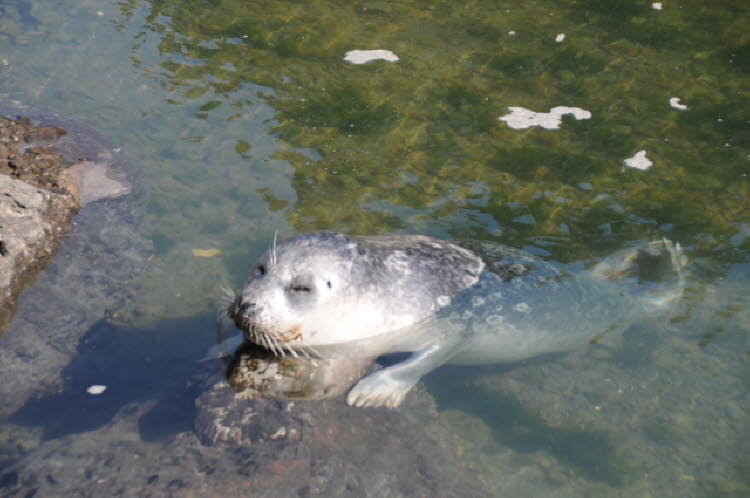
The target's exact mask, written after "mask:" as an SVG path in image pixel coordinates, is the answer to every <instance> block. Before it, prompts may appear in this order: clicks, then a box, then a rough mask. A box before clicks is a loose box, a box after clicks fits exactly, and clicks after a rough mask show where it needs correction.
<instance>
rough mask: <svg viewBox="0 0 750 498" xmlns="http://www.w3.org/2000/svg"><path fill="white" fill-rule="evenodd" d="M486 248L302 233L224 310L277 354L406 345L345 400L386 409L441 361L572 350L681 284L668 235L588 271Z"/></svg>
mask: <svg viewBox="0 0 750 498" xmlns="http://www.w3.org/2000/svg"><path fill="white" fill-rule="evenodd" d="M483 252H485V251H483ZM490 253H491V256H490V257H491V258H492V260H491V261H490V262H489V264H488V267H487V268H486V267H485V263H484V261H483V260H482V259H481V258H480V257H479V256H477V255H476V254H475V253H474V252H472V251H469V250H468V249H465V248H463V247H460V246H458V245H455V244H452V243H449V242H445V241H442V240H438V239H433V238H430V237H425V236H418V235H402V236H383V237H350V236H346V235H340V234H333V233H328V232H319V233H312V234H307V235H302V236H299V237H294V238H292V239H289V240H287V241H285V242H284V243H282V244H280V245H279V246H278V247H276V248H275V249H272V250H271V251H269V252H267V253H266V254H264V255H263V256H261V258H260V259H259V260H258V261H257V263H256V264H255V267H254V268H253V270H252V272H251V274H250V278H249V280H248V282H247V285H246V286H245V288H244V289H243V290H242V291H241V293H240V294H238V295H237V297H236V299H235V301H234V302H233V304H232V305H231V306H230V310H229V315H230V317H231V318H232V319H233V320H234V321H235V323H236V324H237V325H238V326H239V327H240V328H241V329H242V330H243V331H244V333H245V336H246V337H247V339H249V340H250V341H251V342H255V343H257V344H260V345H263V346H266V347H267V348H269V349H272V350H274V351H276V352H277V353H280V354H282V355H283V354H287V353H291V354H294V355H297V354H299V353H303V354H304V353H313V354H315V355H318V356H322V357H326V358H335V357H337V356H338V357H342V358H344V357H347V358H350V357H353V356H357V357H371V358H375V357H377V356H379V355H382V354H384V353H389V352H412V353H413V354H412V355H411V356H410V357H408V358H407V359H405V360H404V361H401V362H399V363H396V364H394V365H391V366H389V367H387V368H384V369H382V370H379V371H377V372H374V373H371V374H370V375H368V376H366V377H365V378H364V379H362V380H360V381H359V382H358V383H357V384H356V385H355V386H354V387H353V388H352V390H351V391H350V392H349V394H348V396H347V402H349V404H353V405H357V406H377V405H385V406H391V407H393V406H397V405H398V404H400V402H401V401H402V400H403V397H404V396H405V394H406V393H407V392H408V391H409V390H410V389H411V388H412V387H413V386H414V384H416V383H417V382H418V380H419V379H420V378H421V377H422V376H423V375H425V374H426V373H428V372H429V371H431V370H433V369H434V368H437V367H438V366H440V365H442V364H444V363H460V364H481V363H496V362H510V361H518V360H523V359H526V358H530V357H532V356H536V355H540V354H544V353H551V352H559V351H568V350H572V349H575V348H578V347H581V346H582V345H584V344H586V343H587V342H588V341H591V340H592V339H595V338H596V337H597V336H599V335H601V334H604V333H608V332H616V331H618V330H622V329H624V328H626V327H627V326H628V325H630V324H632V322H633V321H634V320H635V319H636V318H637V317H640V316H642V315H643V314H644V313H659V312H661V311H662V310H663V309H664V308H665V306H666V305H667V304H668V303H669V302H671V301H673V300H674V299H675V298H676V297H678V296H679V295H680V294H681V292H682V286H683V284H682V273H681V268H682V264H683V262H684V257H683V256H682V253H681V251H680V248H679V245H678V246H674V245H673V244H672V243H670V242H669V241H660V242H656V243H651V244H639V245H637V246H633V247H630V248H627V249H624V250H622V251H620V252H617V253H615V254H613V255H612V256H610V257H609V258H606V259H605V260H603V261H601V262H599V263H598V264H596V265H593V266H590V267H587V266H585V265H583V264H571V265H553V264H550V263H547V262H545V261H542V260H540V259H538V258H535V257H533V256H530V255H527V254H525V253H522V252H520V251H516V250H514V249H512V248H508V247H506V246H501V245H495V246H493V248H492V251H490ZM655 269H658V270H659V271H655ZM652 277H658V278H652Z"/></svg>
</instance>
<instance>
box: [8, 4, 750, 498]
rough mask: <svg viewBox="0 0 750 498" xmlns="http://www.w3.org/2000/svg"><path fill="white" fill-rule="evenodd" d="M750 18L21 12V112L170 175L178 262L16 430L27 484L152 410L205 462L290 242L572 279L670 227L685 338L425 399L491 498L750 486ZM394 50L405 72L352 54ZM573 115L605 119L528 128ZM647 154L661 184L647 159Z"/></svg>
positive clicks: (164, 431) (740, 14)
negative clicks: (243, 332)
mask: <svg viewBox="0 0 750 498" xmlns="http://www.w3.org/2000/svg"><path fill="white" fill-rule="evenodd" d="M749 14H750V8H748V7H746V6H744V4H741V3H740V2H729V1H726V2H712V3H711V4H710V5H708V4H705V3H704V2H697V1H686V2H681V3H679V4H678V3H673V2H663V8H662V9H661V10H656V9H654V8H653V7H652V5H651V2H647V1H620V2H601V1H594V0H585V1H567V2H547V1H537V2H523V3H521V4H519V3H518V2H503V1H499V2H474V3H468V4H466V3H463V4H459V3H455V2H398V3H396V2H385V1H361V2H356V3H349V2H340V3H335V2H314V3H311V4H306V5H304V6H303V5H297V4H294V3H288V2H282V1H277V2H247V1H239V0H237V1H224V2H168V1H155V0H154V1H150V2H149V1H143V0H129V1H121V2H111V1H107V2H101V1H96V2H94V1H83V0H73V1H70V2H65V3H64V4H58V3H55V2H45V1H33V0H31V1H25V0H6V1H5V2H3V4H2V5H0V49H1V50H0V81H2V85H0V98H2V99H3V100H4V101H6V100H8V101H17V102H20V103H23V104H27V105H33V106H35V107H37V108H43V109H50V110H54V111H56V112H59V113H61V114H63V115H67V116H71V117H75V118H77V119H79V120H82V121H85V122H87V123H89V124H90V125H92V126H93V127H95V128H96V129H98V130H100V131H101V132H102V133H103V134H104V135H105V136H107V137H108V138H109V139H110V140H111V141H112V142H113V143H114V144H115V145H116V146H118V147H121V148H122V149H123V150H124V151H125V152H127V154H128V155H129V156H130V158H131V159H132V160H133V161H135V162H137V163H139V164H141V165H142V167H143V169H144V174H145V176H146V180H147V183H148V185H149V191H150V199H149V207H148V213H147V215H146V218H145V219H144V221H143V223H142V224H141V228H140V229H141V232H142V234H143V235H144V236H145V237H147V238H149V239H151V240H152V241H153V242H154V245H155V251H156V253H155V257H154V258H153V260H152V261H151V263H150V266H149V267H148V269H147V271H146V272H145V273H144V274H143V275H142V276H141V277H139V279H138V280H137V282H136V283H135V284H134V289H133V296H132V298H131V299H130V300H129V301H128V302H127V303H126V305H125V306H124V308H123V309H121V310H119V311H118V312H117V315H116V319H115V320H114V321H115V323H114V324H102V325H99V326H98V327H96V328H94V329H92V330H91V331H90V332H89V333H88V334H87V336H86V339H85V341H84V343H83V344H82V345H81V347H79V353H78V356H77V358H76V360H74V362H73V363H72V364H71V366H70V367H68V370H66V372H64V376H65V379H66V381H65V385H64V388H63V391H62V392H61V393H58V394H56V395H54V396H51V397H47V398H45V399H42V400H37V401H35V402H34V403H31V402H30V403H28V404H27V406H25V407H24V408H23V409H22V411H21V412H19V413H18V414H16V415H14V416H13V417H12V418H11V420H9V421H8V423H7V424H6V425H5V427H6V428H5V429H3V430H2V431H0V433H1V434H3V436H2V438H0V457H2V459H0V465H2V466H3V468H6V467H8V468H9V466H11V465H12V464H13V462H14V461H16V459H18V458H21V457H23V455H34V454H35V452H36V454H37V455H49V457H48V458H49V459H54V458H60V456H59V455H57V454H55V453H54V452H51V453H45V451H51V450H47V449H45V448H49V447H50V446H49V445H50V444H51V442H54V441H55V440H57V439H59V438H63V437H73V438H76V437H77V438H78V439H77V440H76V441H82V442H85V441H87V440H88V439H87V437H89V435H90V434H98V433H96V432H92V431H97V430H101V428H102V427H105V426H106V425H107V424H111V423H112V421H113V420H115V421H117V420H121V413H122V409H123V407H124V406H126V404H127V403H131V402H135V405H132V404H131V405H127V406H135V407H136V408H134V409H135V410H137V409H145V408H144V407H145V406H146V405H148V404H149V403H152V404H153V403H155V406H156V407H157V408H154V407H153V406H151V405H149V406H150V408H149V410H150V411H147V413H148V414H149V415H148V416H145V417H142V418H141V423H140V425H136V426H135V427H130V426H128V427H130V428H129V429H128V428H127V427H126V428H125V429H123V433H125V434H128V430H130V431H131V432H130V433H129V434H130V435H131V438H132V440H131V441H130V443H129V444H133V445H134V448H139V446H138V445H143V446H142V447H143V448H146V447H148V448H155V447H156V446H153V445H161V446H160V448H165V447H169V445H170V444H175V443H174V441H175V438H176V437H177V436H176V435H178V434H182V433H184V432H186V431H188V432H189V431H190V430H191V429H190V428H191V426H192V416H193V412H192V410H193V408H192V406H193V405H192V400H193V398H194V397H195V396H196V395H198V393H196V392H193V391H191V390H190V389H189V388H186V387H185V382H186V379H188V378H190V375H191V372H193V371H195V370H196V369H197V368H198V367H197V365H198V360H199V359H200V358H201V356H202V352H204V351H205V350H206V349H207V348H208V347H209V346H210V345H211V344H212V343H213V341H214V338H213V325H212V319H211V316H212V314H213V313H214V311H215V309H216V308H217V306H218V304H217V303H218V302H219V301H220V295H221V291H220V286H221V285H228V286H230V287H234V288H236V287H238V286H240V285H241V283H242V281H243V280H244V277H245V273H246V272H247V271H248V269H249V268H250V265H251V263H252V260H253V259H254V258H255V257H256V256H257V255H258V254H259V253H260V252H261V251H263V250H264V249H266V248H267V247H268V245H269V243H270V241H271V240H272V238H273V234H274V232H275V231H277V230H278V233H279V236H280V237H283V236H287V235H291V234H294V233H299V232H304V231H309V230H314V229H330V230H336V231H343V232H348V233H399V232H402V233H425V234H429V235H434V236H439V237H443V238H454V239H455V238H459V239H460V238H473V239H480V240H486V241H497V242H503V243H506V244H509V245H512V246H514V247H518V248H524V249H526V250H528V251H530V252H533V253H534V254H537V255H541V256H543V257H545V258H547V259H550V260H553V261H562V262H568V261H578V260H581V259H584V258H595V257H601V256H604V255H606V254H608V253H609V252H611V251H613V250H615V249H618V248H620V247H622V246H623V245H624V244H626V243H627V242H629V241H634V240H648V239H655V238H660V237H668V238H670V239H673V240H677V241H680V242H681V243H682V244H683V246H684V247H685V248H686V252H687V253H688V256H689V257H690V259H691V261H692V273H691V276H690V281H689V285H688V290H687V295H686V298H685V301H684V303H683V305H682V306H681V307H680V309H678V310H677V311H676V312H675V314H674V315H673V316H672V317H671V319H670V320H668V321H666V322H665V321H664V320H662V321H645V322H644V323H639V324H636V325H635V326H634V327H633V328H631V329H630V330H629V331H628V332H627V333H626V334H625V335H624V336H623V337H622V338H620V339H618V340H615V341H613V343H611V344H598V345H593V346H591V347H590V348H587V349H585V350H583V351H580V352H577V353H575V354H571V355H566V356H561V357H554V358H543V359H539V360H534V361H529V362H526V363H523V364H521V365H512V366H502V367H482V368H455V367H452V368H443V369H441V370H439V371H437V372H435V373H434V374H432V375H431V376H429V377H428V378H427V379H426V381H425V383H426V385H427V387H428V390H429V393H430V395H431V396H433V397H434V399H435V401H436V403H437V406H438V418H439V422H440V424H441V425H442V427H444V428H445V429H446V430H447V434H449V437H450V442H451V445H452V446H453V447H454V449H455V451H456V452H457V453H458V454H459V455H460V461H461V464H462V467H461V468H463V469H465V473H466V474H467V475H469V476H472V478H474V479H477V480H478V482H480V483H481V484H482V486H483V487H482V491H480V493H482V492H484V493H487V494H494V495H499V494H507V495H513V496H518V495H534V496H719V495H721V496H740V495H746V494H748V493H749V492H750V481H748V478H747V472H748V470H750V460H749V459H748V457H747V455H748V454H750V440H749V439H748V434H750V431H748V422H747V421H748V415H749V414H748V411H750V404H749V403H748V382H749V381H750V370H748V366H747V365H748V352H750V348H749V347H748V333H749V332H750V328H748V324H750V315H749V314H748V313H749V312H748V309H749V308H750V300H749V299H748V298H747V296H748V294H749V290H750V289H749V287H750V285H749V284H750V269H748V268H749V266H748V265H749V264H750V263H749V261H748V256H749V254H750V242H749V241H750V232H749V230H750V228H749V227H750V179H749V178H748V174H750V113H748V93H749V92H750V39H749V38H748V35H747V33H750V15H749ZM558 34H565V38H564V39H563V40H562V41H561V42H557V41H555V39H556V37H557V35H558ZM379 48H382V49H387V50H391V51H393V52H394V53H395V54H396V55H398V56H399V57H400V61H399V62H397V63H388V62H382V61H381V62H374V63H370V64H366V65H362V66H358V65H352V64H349V63H347V62H345V61H344V60H343V58H344V55H345V53H346V52H347V51H349V50H353V49H379ZM674 97H677V98H679V99H680V101H679V103H680V104H682V105H686V106H687V109H685V110H679V109H676V108H673V107H671V106H670V103H669V101H670V99H671V98H674ZM555 106H575V107H580V108H582V109H584V110H586V111H589V112H590V113H591V118H590V119H581V120H576V119H575V118H573V117H572V116H566V117H563V119H562V123H561V125H560V128H559V129H557V130H547V129H542V128H539V127H535V128H529V129H525V130H518V129H513V128H511V127H509V126H508V125H507V124H506V123H504V122H503V121H499V120H498V118H499V117H501V116H504V115H506V114H508V113H509V110H508V107H523V108H526V109H530V110H533V111H536V112H548V111H549V110H550V109H551V108H553V107H555ZM641 150H645V151H646V157H647V158H648V159H649V160H650V161H652V163H653V165H652V166H651V167H650V168H649V169H646V170H638V169H633V168H628V167H626V166H625V165H624V161H625V159H628V158H631V157H633V156H634V155H635V154H636V153H637V152H639V151H641ZM194 249H204V250H210V249H217V250H218V251H219V253H218V255H216V256H214V257H211V258H201V257H196V256H194V255H193V250H194ZM87 344H89V345H92V344H93V345H96V347H93V346H91V347H89V346H87ZM102 358H106V359H107V360H104V361H102ZM149 358H150V360H149ZM108 361H109V362H111V363H108ZM112 365H117V368H116V369H113V368H111V366H112ZM125 365H139V366H138V368H135V367H134V368H132V372H141V373H139V374H137V375H136V374H132V375H123V374H122V372H121V371H120V372H118V371H117V370H118V369H121V368H124V366H125ZM94 380H96V382H94ZM93 383H103V384H108V385H109V386H110V387H108V391H109V396H110V398H111V399H109V400H108V401H107V402H106V403H108V404H106V406H104V405H105V403H101V404H99V405H97V404H96V403H95V401H96V400H97V399H100V400H105V398H104V397H102V398H92V397H91V396H88V395H85V396H84V395H82V394H80V393H81V392H82V390H83V389H85V387H86V385H89V384H93ZM60 413H67V414H70V415H69V416H65V417H59V416H50V414H55V415H57V414H60ZM118 413H120V415H116V414H118ZM84 415H85V416H84ZM118 417H120V418H118ZM60 419H62V421H61V420H60ZM384 420H385V419H384ZM123 427H125V426H123ZM45 445H46V446H45ZM149 445H151V446H149ZM133 451H137V450H133ZM144 451H145V450H144ZM153 451H156V450H153ZM403 451H404V455H401V456H402V457H403V458H407V457H408V456H409V455H408V452H409V451H410V449H409V448H404V449H403ZM412 451H416V450H414V449H412ZM3 455H5V456H3ZM216 458H217V459H219V461H222V460H221V458H224V459H226V460H227V461H230V460H232V459H233V458H234V459H235V460H236V456H232V455H230V454H222V456H217V457H216ZM33 461H34V462H37V463H35V464H33V465H36V464H38V462H39V460H33ZM22 462H32V461H31V460H22ZM33 465H32V463H28V464H27V467H28V468H32V467H33ZM40 465H41V464H40ZM445 465H446V469H447V467H448V466H450V467H451V468H452V469H453V468H454V467H455V462H454V461H446V462H445ZM454 470H455V469H454ZM175 472H176V474H175V476H173V478H174V479H177V480H179V479H180V478H182V479H183V480H184V479H185V476H184V475H183V476H182V477H181V476H180V474H179V470H175ZM183 472H185V473H187V472H192V470H190V469H187V468H186V470H184V471H183ZM238 475H239V474H238ZM136 478H137V476H133V480H134V481H133V482H135V479H136ZM163 479H164V478H163V477H162V480H163ZM2 482H4V483H6V484H7V482H9V481H7V480H6V481H2ZM0 489H3V488H1V487H0ZM6 489H11V488H9V487H8V488H6Z"/></svg>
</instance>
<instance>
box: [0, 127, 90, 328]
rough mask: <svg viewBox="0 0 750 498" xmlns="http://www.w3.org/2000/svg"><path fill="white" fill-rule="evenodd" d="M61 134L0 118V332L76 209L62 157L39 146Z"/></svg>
mask: <svg viewBox="0 0 750 498" xmlns="http://www.w3.org/2000/svg"><path fill="white" fill-rule="evenodd" d="M65 134H66V132H65V131H64V130H62V129H60V128H57V127H53V126H41V127H35V126H33V125H32V124H31V123H30V121H29V120H28V119H26V118H18V119H15V120H14V119H9V118H4V117H0V332H1V331H2V330H4V329H5V327H6V326H7V325H8V323H9V322H10V320H11V318H12V317H13V312H14V310H15V301H16V298H17V297H18V295H19V294H20V292H21V290H22V289H23V288H24V287H25V286H27V285H29V284H30V283H31V282H33V281H34V279H35V278H36V276H37V274H38V273H39V271H40V270H42V269H43V268H44V267H45V266H46V265H47V263H49V261H50V258H51V256H52V255H53V254H54V253H55V252H56V251H57V248H58V245H59V240H60V236H61V234H62V233H64V230H65V227H66V226H67V225H68V223H69V222H70V219H71V217H72V216H73V214H75V212H76V211H78V209H79V207H80V200H79V198H78V195H77V194H76V189H75V188H74V185H73V184H72V183H71V182H70V180H69V179H68V178H67V177H66V175H65V174H64V167H63V165H64V161H63V157H62V155H61V154H59V153H56V152H54V151H51V150H49V148H47V147H46V146H45V145H44V144H45V142H47V141H49V140H50V139H56V138H59V137H61V136H63V135H65Z"/></svg>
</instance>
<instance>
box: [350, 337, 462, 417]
mask: <svg viewBox="0 0 750 498" xmlns="http://www.w3.org/2000/svg"><path fill="white" fill-rule="evenodd" d="M460 344H461V341H460V338H459V337H458V336H454V337H453V340H451V338H444V340H442V341H440V342H438V343H435V344H432V345H431V346H429V347H427V348H426V349H423V350H421V351H417V352H416V353H414V354H412V355H411V356H410V357H409V358H407V359H406V360H404V361H402V362H400V363H396V364H395V365H392V366H390V367H387V368H384V369H382V370H378V371H377V372H374V373H371V374H370V375H368V376H367V377H365V378H364V379H362V380H360V381H359V382H357V384H355V385H354V387H353V388H352V389H351V390H350V391H349V394H348V395H347V397H346V403H347V404H348V405H351V406H360V407H364V406H386V407H388V408H396V407H398V406H399V405H400V404H401V402H402V401H403V400H404V397H405V396H406V393H408V392H409V391H410V390H411V388H412V387H414V386H415V385H416V383H417V382H419V379H421V378H422V376H424V375H426V374H427V373H429V372H431V371H432V370H434V369H436V368H437V367H439V366H440V365H443V364H444V363H446V362H447V361H448V360H450V359H451V358H452V357H453V356H455V355H456V353H457V352H458V350H459V348H460Z"/></svg>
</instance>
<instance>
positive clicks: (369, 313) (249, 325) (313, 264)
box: [229, 232, 484, 354]
mask: <svg viewBox="0 0 750 498" xmlns="http://www.w3.org/2000/svg"><path fill="white" fill-rule="evenodd" d="M483 268H484V263H483V262H482V260H481V259H480V258H479V257H477V256H476V255H474V254H473V253H472V252H471V251H468V250H466V249H463V248H461V247H459V246H457V245H455V244H451V243H450V242H445V241H442V240H438V239H433V238H431V237H426V236H421V235H402V236H380V237H353V236H347V235H342V234H336V233H330V232H315V233H310V234H305V235H300V236H297V237H293V238H291V239H289V240H286V241H285V242H283V243H281V244H279V245H278V246H277V247H274V248H272V249H271V250H269V251H267V252H266V253H265V254H263V255H262V256H261V257H260V258H259V259H258V260H257V262H256V263H255V265H254V267H253V269H252V270H251V272H250V276H249V278H248V281H247V284H246V286H245V288H244V289H243V290H242V292H240V294H239V295H237V297H236V299H235V300H234V302H233V304H232V305H231V306H230V309H229V316H230V317H231V318H232V319H233V320H234V322H235V323H236V324H237V326H238V327H239V328H240V329H242V330H243V331H244V333H245V336H246V337H247V339H248V340H250V341H251V342H254V343H256V344H260V345H262V346H265V347H267V348H269V349H272V350H274V351H276V352H279V353H282V354H284V353H285V352H288V353H291V354H297V353H303V354H304V353H309V352H310V351H312V350H315V349H317V348H318V347H319V346H326V345H336V344H342V343H347V342H352V341H358V340H361V339H366V338H370V337H373V336H377V335H381V334H384V333H386V332H389V331H392V330H398V329H401V328H403V327H407V326H409V325H412V324H415V323H418V322H420V321H422V320H424V319H425V318H427V317H429V316H431V315H433V314H434V313H435V312H436V311H437V310H439V309H441V308H443V307H445V306H447V305H448V304H450V302H451V300H452V299H453V297H454V296H455V295H456V294H458V293H460V292H462V291H464V290H465V289H467V288H469V287H471V286H472V285H474V284H476V283H477V282H478V281H479V275H480V273H481V272H482V269H483Z"/></svg>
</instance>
